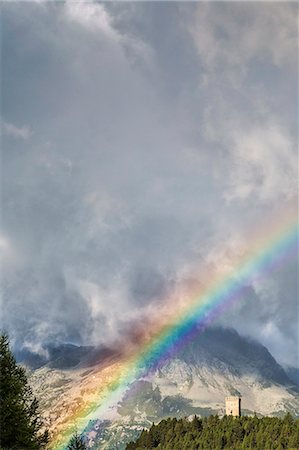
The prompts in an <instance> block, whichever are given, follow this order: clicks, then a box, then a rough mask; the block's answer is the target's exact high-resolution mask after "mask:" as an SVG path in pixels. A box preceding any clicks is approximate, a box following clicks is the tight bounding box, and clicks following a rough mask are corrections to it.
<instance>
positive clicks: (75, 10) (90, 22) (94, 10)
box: [65, 1, 119, 40]
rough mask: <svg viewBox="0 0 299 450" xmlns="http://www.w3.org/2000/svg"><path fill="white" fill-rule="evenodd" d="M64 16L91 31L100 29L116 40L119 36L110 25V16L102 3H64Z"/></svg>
mask: <svg viewBox="0 0 299 450" xmlns="http://www.w3.org/2000/svg"><path fill="white" fill-rule="evenodd" d="M65 12H66V17H67V18H68V19H69V20H71V21H73V22H75V23H77V24H79V25H81V26H83V27H85V28H87V29H89V30H92V31H101V32H102V33H103V34H105V35H106V36H107V37H109V38H111V39H112V40H118V38H119V36H118V34H117V32H116V30H115V29H114V28H113V27H112V24H111V18H110V16H109V14H108V13H107V11H106V9H105V8H104V6H103V5H101V4H99V3H95V2H90V3H86V2H82V1H81V2H72V1H67V2H66V3H65Z"/></svg>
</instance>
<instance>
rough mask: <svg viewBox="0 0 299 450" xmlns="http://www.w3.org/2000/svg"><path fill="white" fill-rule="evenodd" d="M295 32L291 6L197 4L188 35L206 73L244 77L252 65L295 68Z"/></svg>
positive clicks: (294, 20)
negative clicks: (189, 34)
mask: <svg viewBox="0 0 299 450" xmlns="http://www.w3.org/2000/svg"><path fill="white" fill-rule="evenodd" d="M296 28H297V23H296V7H295V5H293V4H290V3H289V4H288V5H286V4H284V5H282V4H275V5H271V8H269V4H267V3H264V4H262V3H257V4H255V5H252V4H248V3H246V2H244V3H242V2H240V3H235V4H234V5H233V7H232V5H230V4H229V3H225V2H223V3H221V4H220V5H216V4H213V3H202V4H198V6H197V11H196V14H195V15H194V22H193V26H192V28H191V32H192V34H193V37H194V40H195V44H196V47H197V50H198V52H199V55H200V57H201V58H202V60H203V63H204V66H205V67H206V69H207V70H209V71H219V70H220V71H221V73H222V75H225V74H226V72H234V75H237V74H238V75H246V72H247V70H248V65H249V64H250V63H252V62H253V61H263V59H270V60H271V62H272V64H274V65H275V66H278V67H283V66H285V65H295V64H296V61H294V48H296V47H297V37H296Z"/></svg>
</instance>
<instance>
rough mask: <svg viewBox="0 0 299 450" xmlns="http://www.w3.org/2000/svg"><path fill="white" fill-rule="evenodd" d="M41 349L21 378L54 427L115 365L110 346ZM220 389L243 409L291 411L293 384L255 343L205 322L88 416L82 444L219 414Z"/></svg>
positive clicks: (117, 444) (120, 444)
mask: <svg viewBox="0 0 299 450" xmlns="http://www.w3.org/2000/svg"><path fill="white" fill-rule="evenodd" d="M48 355H49V357H48V358H47V360H46V361H44V364H42V365H41V366H40V367H39V368H37V369H34V368H32V367H31V368H28V371H29V373H30V376H29V379H30V382H31V384H32V386H33V389H34V391H35V393H36V395H37V396H38V397H39V398H40V405H41V407H42V409H43V413H44V416H45V418H46V420H47V423H48V426H49V427H50V429H51V430H56V431H58V432H59V430H61V429H63V426H64V425H63V422H64V420H65V419H66V418H67V417H69V416H71V415H72V413H74V411H77V410H78V408H80V407H81V406H82V405H84V404H88V401H89V400H92V399H94V397H95V395H96V392H98V390H99V387H100V386H101V383H102V380H106V379H107V377H109V376H111V374H113V373H114V372H115V370H119V369H120V368H121V365H120V363H119V355H118V354H117V352H116V350H115V349H103V348H101V349H94V348H92V347H76V346H69V345H63V346H55V348H52V347H51V346H50V347H49V349H48ZM23 356H24V355H23ZM25 356H26V355H25ZM26 358H27V361H30V360H32V357H30V358H29V357H28V355H27V356H26ZM26 358H25V357H24V358H23V363H24V362H26ZM21 359H22V358H21ZM227 395H240V396H241V397H242V413H243V414H253V413H254V412H256V413H257V414H259V415H273V416H281V415H283V414H285V412H287V411H289V412H291V413H292V414H293V415H295V416H297V417H298V416H299V395H298V386H297V385H296V384H295V383H294V382H293V381H292V380H291V379H290V377H289V376H288V375H287V373H286V371H285V370H284V369H283V368H282V367H281V366H280V365H279V364H278V363H277V361H276V360H275V359H274V358H273V356H272V355H271V354H270V352H269V351H268V350H267V349H266V348H265V347H264V346H263V345H261V344H259V343H258V342H255V341H253V340H250V339H248V338H246V337H243V336H240V335H239V334H238V333H237V332H236V331H234V330H231V329H223V328H210V329H207V330H206V331H204V332H203V333H201V334H198V336H197V337H196V338H195V339H194V340H193V341H192V342H189V343H188V344H187V345H186V346H185V347H184V348H183V349H182V350H181V351H180V352H179V353H177V354H176V355H175V356H173V357H171V358H169V359H168V360H166V361H165V362H164V364H163V366H161V367H159V368H158V369H156V370H154V371H152V373H151V374H150V375H148V376H146V377H143V378H141V379H137V380H135V381H134V382H133V383H132V384H131V385H130V387H129V388H128V389H127V391H126V392H125V394H124V396H123V397H122V399H121V400H120V401H119V403H118V404H117V405H116V406H115V408H113V409H109V410H108V411H106V412H105V413H102V414H101V416H98V417H93V420H90V421H89V424H88V427H87V433H86V435H87V437H88V440H89V443H90V448H94V449H96V448H107V449H114V450H115V449H118V448H119V449H123V448H124V446H125V444H126V442H128V441H130V440H133V439H136V437H138V435H139V434H140V432H141V430H142V429H143V428H148V427H150V425H151V423H152V422H157V421H160V420H161V419H162V418H165V417H169V416H171V417H182V416H190V415H194V414H197V415H199V416H207V415H210V414H219V415H223V414H224V399H225V397H226V396H227Z"/></svg>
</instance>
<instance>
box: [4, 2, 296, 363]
mask: <svg viewBox="0 0 299 450" xmlns="http://www.w3.org/2000/svg"><path fill="white" fill-rule="evenodd" d="M260 7H261V9H260ZM284 8H286V9H287V11H286V12H285V11H283V8H281V7H280V5H276V4H268V5H267V8H264V6H261V5H255V4H253V5H249V4H246V5H243V6H240V5H239V4H235V3H234V4H230V5H229V4H227V5H222V4H221V3H219V4H218V3H217V4H213V5H210V4H205V3H200V4H188V3H187V4H186V5H185V4H180V5H178V4H175V3H169V2H166V3H161V4H159V5H158V4H155V3H151V2H149V3H140V4H139V3H134V4H131V3H130V4H127V3H105V4H101V3H92V2H91V3H83V2H79V3H74V2H67V3H56V4H50V3H47V4H46V3H43V4H42V6H41V5H36V4H35V5H34V4H31V3H28V4H26V5H25V4H18V5H17V7H16V6H14V4H7V5H5V6H4V7H3V55H5V61H6V63H5V70H4V71H3V97H4V101H3V105H4V107H3V115H4V117H9V118H10V121H11V122H12V123H16V124H25V123H30V124H32V129H34V134H32V135H31V136H30V139H29V138H28V139H27V140H24V139H23V138H21V140H20V139H5V142H4V143H5V146H6V148H7V149H8V150H10V151H6V152H3V153H4V155H3V167H4V168H5V170H3V210H5V215H4V216H3V229H4V230H3V231H4V236H5V239H7V242H9V243H10V246H11V247H12V248H13V249H14V254H15V255H16V257H14V258H12V259H11V260H10V263H9V264H8V262H5V264H4V265H3V303H4V306H5V308H3V309H4V315H3V322H4V323H5V324H7V327H8V330H9V331H10V333H11V334H12V335H13V336H14V337H15V342H16V343H17V345H21V344H22V343H24V342H26V345H27V346H29V345H30V343H32V346H33V347H32V348H34V345H35V344H38V343H43V342H49V341H54V342H56V341H67V342H74V343H81V344H89V343H93V344H95V343H96V344H101V343H106V342H107V341H111V340H114V339H116V340H117V339H124V336H126V337H127V336H128V335H130V333H131V332H132V330H133V331H134V332H136V333H135V334H136V335H137V337H138V333H140V329H142V328H144V330H143V331H142V332H149V333H150V330H146V327H147V326H148V323H149V322H151V320H153V321H154V319H155V317H156V315H160V314H161V311H163V312H165V314H166V315H167V307H168V306H169V303H168V302H171V301H172V299H173V302H174V303H173V304H172V305H171V307H172V308H174V309H175V308H176V306H177V305H178V304H179V303H180V301H186V292H185V288H184V287H185V286H186V285H187V284H188V282H189V281H190V279H193V280H195V282H194V283H195V285H196V283H198V280H199V279H200V278H201V277H202V278H203V279H205V278H206V279H209V270H210V268H211V267H215V266H217V265H219V266H220V267H222V269H223V271H224V272H226V271H229V270H231V262H232V255H235V254H238V252H240V253H242V251H243V247H244V245H245V246H246V242H245V243H244V239H242V236H244V234H246V230H248V229H250V228H251V226H252V225H253V224H255V226H256V224H258V223H259V222H260V221H261V218H263V217H264V216H265V215H267V213H268V212H269V211H271V210H273V209H276V210H277V209H279V208H280V206H281V205H284V202H285V201H286V199H288V198H289V197H291V196H292V195H295V196H296V190H294V185H295V182H296V179H297V175H296V168H295V167H296V164H295V152H296V149H295V145H294V143H295V142H296V133H295V131H296V129H297V128H296V127H297V123H296V117H297V116H296V114H295V111H296V107H297V106H296V105H295V103H296V101H295V100H294V97H295V96H294V90H295V89H296V85H297V79H296V70H295V68H294V64H293V63H292V58H291V57H290V55H293V54H294V53H293V50H292V49H291V48H289V45H291V46H293V44H292V42H293V41H292V38H290V36H291V34H290V30H289V29H287V27H286V26H285V24H286V23H287V22H288V21H289V20H291V19H290V17H291V16H290V13H289V8H288V5H284ZM290 8H291V10H292V6H291V7H290ZM221 17H222V19H221ZM291 22H292V21H291ZM276 23H279V24H280V23H281V24H282V25H280V26H281V30H284V31H283V32H282V31H281V37H280V38H279V42H277V40H276V45H275V47H277V52H276V53H275V49H274V46H273V45H272V42H268V41H270V40H271V39H272V37H273V39H274V40H275V39H276V37H275V36H273V32H272V31H273V29H275V27H276V25H275V24H276ZM241 24H242V27H243V25H244V30H245V31H244V33H245V34H244V36H243V35H242V36H239V32H240V30H241V29H242V27H241ZM246 24H247V25H246ZM199 25H200V27H199ZM194 27H195V28H196V27H197V28H196V31H194ZM198 27H199V28H198ZM221 27H222V29H220V28H221ZM263 27H266V31H267V32H268V31H269V33H270V31H271V30H272V31H271V33H270V35H269V36H270V38H268V37H267V36H266V34H265V33H266V31H265V32H264V31H263V30H264V29H263ZM190 30H192V32H190ZM291 31H292V30H291ZM255 32H256V33H257V36H258V37H259V39H261V38H262V36H263V39H264V40H265V41H266V42H263V44H262V46H261V48H260V47H259V46H258V45H257V41H256V40H255V37H254V33H255ZM198 33H199V34H198ZM278 34H279V33H278ZM237 36H238V37H239V38H240V39H239V40H238V42H237V43H235V39H236V37H237ZM199 37H200V38H201V39H202V40H203V41H201V42H199ZM204 39H206V42H207V44H205V45H207V50H206V47H204ZM209 42H210V43H209ZM235 44H236V48H235ZM209 46H210V51H211V53H209V51H208V49H209ZM272 47H273V48H272ZM230 54H231V56H230ZM242 58H244V59H243V60H242ZM242 68H244V70H243V69H242ZM294 102H295V103H294ZM290 105H291V107H290ZM25 134H26V133H25ZM19 148H26V151H25V152H20V151H17V150H18V149H19ZM202 267H203V269H202ZM199 268H200V269H199ZM288 272H290V269H289V270H288V271H286V272H285V273H283V274H282V275H281V278H280V279H279V282H277V283H278V285H277V286H276V288H277V291H275V292H277V294H275V295H274V294H273V296H272V297H271V295H270V294H267V295H266V293H265V292H266V288H265V292H264V291H263V290H262V289H261V288H259V289H258V288H257V287H256V286H252V290H251V291H250V292H251V293H252V303H251V302H250V301H249V302H245V303H244V305H243V308H244V309H243V310H241V309H237V310H236V311H230V312H229V314H228V316H227V318H226V319H227V321H226V324H229V325H230V324H235V325H236V326H239V331H242V327H243V328H244V329H246V330H248V333H249V334H251V335H255V334H256V333H257V330H258V329H259V327H260V325H261V323H262V321H264V323H266V321H272V322H273V323H274V324H275V326H276V327H277V328H278V329H279V331H280V334H279V339H278V340H279V342H280V344H279V345H278V343H277V349H278V350H277V354H278V355H279V352H280V351H281V347H280V345H283V342H286V343H287V342H289V340H291V341H292V342H295V335H296V333H295V331H294V329H295V328H296V327H295V326H294V325H289V326H286V323H287V322H289V323H290V324H293V323H294V322H295V314H294V303H293V299H294V296H295V295H294V292H295V290H296V288H295V284H296V283H294V279H293V276H292V277H289V275H288ZM288 277H289V278H288ZM286 280H288V281H286ZM286 286H288V291H289V293H288V294H284V295H283V294H282V292H283V289H284V288H285V287H286ZM180 290H181V291H182V293H183V294H182V298H181V297H180V295H179V292H180ZM269 292H270V288H269ZM273 292H274V290H273ZM282 295H283V298H285V305H284V308H283V311H281V316H280V317H278V314H277V311H278V310H279V305H280V301H281V298H282ZM261 304H262V306H261ZM251 306H252V307H251ZM168 309H169V308H168ZM244 311H245V313H244ZM246 311H247V312H248V314H246ZM261 311H262V315H261V314H260V312H261ZM266 319H267V320H266ZM248 324H250V326H249V325H248ZM247 325H248V326H247ZM246 326H247V328H246ZM273 330H275V328H273ZM132 334H134V333H131V335H132ZM284 338H285V341H284ZM275 342H276V341H275ZM277 342H278V341H277ZM275 348H276V347H273V351H274V352H275Z"/></svg>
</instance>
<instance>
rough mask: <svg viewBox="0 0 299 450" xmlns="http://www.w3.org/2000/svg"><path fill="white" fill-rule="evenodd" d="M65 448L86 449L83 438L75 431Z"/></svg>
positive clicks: (72, 449) (68, 449)
mask: <svg viewBox="0 0 299 450" xmlns="http://www.w3.org/2000/svg"><path fill="white" fill-rule="evenodd" d="M67 450H87V446H86V444H85V440H84V438H83V437H82V436H81V435H80V434H78V433H77V432H76V433H75V434H74V435H73V436H72V438H71V440H70V443H69V445H68V446H67Z"/></svg>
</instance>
